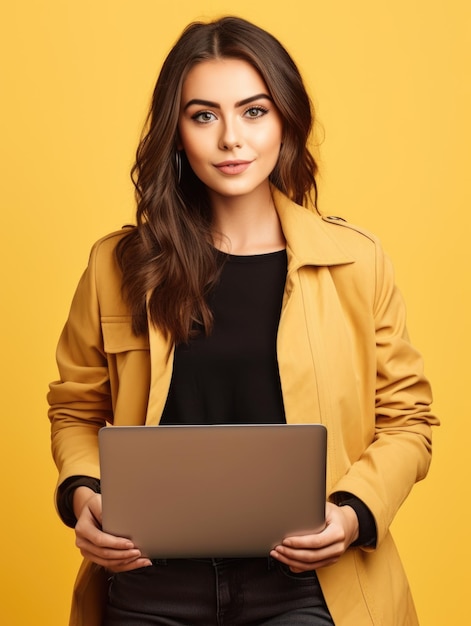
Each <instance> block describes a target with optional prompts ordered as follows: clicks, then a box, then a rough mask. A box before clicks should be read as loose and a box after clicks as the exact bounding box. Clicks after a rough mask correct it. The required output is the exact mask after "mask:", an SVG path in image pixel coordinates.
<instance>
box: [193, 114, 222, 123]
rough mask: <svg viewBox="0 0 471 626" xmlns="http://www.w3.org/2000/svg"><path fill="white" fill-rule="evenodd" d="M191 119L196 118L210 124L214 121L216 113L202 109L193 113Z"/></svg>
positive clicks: (197, 120) (199, 121) (200, 121)
mask: <svg viewBox="0 0 471 626" xmlns="http://www.w3.org/2000/svg"><path fill="white" fill-rule="evenodd" d="M191 119H192V120H195V122H198V123H199V124H208V123H209V122H212V121H214V120H215V119H216V116H215V115H214V113H211V111H200V112H199V113H195V114H194V115H192V116H191Z"/></svg>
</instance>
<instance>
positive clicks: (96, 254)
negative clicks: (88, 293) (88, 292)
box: [85, 227, 136, 315]
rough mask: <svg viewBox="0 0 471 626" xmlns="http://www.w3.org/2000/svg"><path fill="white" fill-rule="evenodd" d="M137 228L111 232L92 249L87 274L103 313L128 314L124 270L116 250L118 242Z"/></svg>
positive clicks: (125, 228) (124, 228)
mask: <svg viewBox="0 0 471 626" xmlns="http://www.w3.org/2000/svg"><path fill="white" fill-rule="evenodd" d="M135 230H136V229H135V228H134V227H123V228H122V229H121V230H118V231H115V232H112V233H109V234H108V235H105V236H104V237H101V238H100V239H99V240H98V241H96V242H95V244H94V245H93V247H92V249H91V252H90V258H89V263H88V268H87V271H86V273H85V276H87V277H88V281H89V283H90V285H91V287H92V289H93V291H94V292H95V293H96V297H97V298H98V301H99V303H100V309H101V312H102V315H117V314H120V315H123V314H128V311H127V307H126V305H125V304H124V301H123V299H122V293H121V292H122V271H121V268H120V265H119V262H118V258H117V254H116V250H117V247H118V244H119V243H120V242H121V241H123V240H124V239H125V238H126V237H128V236H130V235H131V234H132V233H133V232H135Z"/></svg>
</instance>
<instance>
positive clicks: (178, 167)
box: [175, 150, 182, 183]
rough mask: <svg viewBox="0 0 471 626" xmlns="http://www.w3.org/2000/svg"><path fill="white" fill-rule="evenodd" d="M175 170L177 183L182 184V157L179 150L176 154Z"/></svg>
mask: <svg viewBox="0 0 471 626" xmlns="http://www.w3.org/2000/svg"><path fill="white" fill-rule="evenodd" d="M175 169H176V172H177V181H178V183H180V181H181V179H182V155H181V154H180V151H179V150H177V151H176V152H175Z"/></svg>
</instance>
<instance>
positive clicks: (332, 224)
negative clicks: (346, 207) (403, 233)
mask: <svg viewBox="0 0 471 626" xmlns="http://www.w3.org/2000/svg"><path fill="white" fill-rule="evenodd" d="M320 219H321V220H322V222H323V224H326V225H328V227H329V232H330V234H331V236H333V237H338V238H339V239H341V240H344V241H350V242H352V243H355V242H357V243H358V245H366V246H371V245H373V246H380V245H381V243H380V240H379V238H378V237H377V236H376V235H375V234H374V233H372V232H370V231H369V230H367V229H366V228H363V227H361V226H358V225H357V224H352V223H351V222H348V221H347V220H346V219H345V218H343V217H339V216H337V215H322V216H321V217H320Z"/></svg>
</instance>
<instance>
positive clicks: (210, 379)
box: [49, 17, 437, 626]
mask: <svg viewBox="0 0 471 626" xmlns="http://www.w3.org/2000/svg"><path fill="white" fill-rule="evenodd" d="M311 125H312V115H311V105H310V101H309V98H308V96H307V94H306V91H305V88H304V86H303V83H302V79H301V77H300V75H299V72H298V70H297V68H296V66H295V64H294V63H293V61H292V59H291V58H290V57H289V55H288V54H287V52H286V51H285V50H284V48H283V47H282V46H281V45H280V43H279V42H278V41H277V40H276V39H274V38H273V37H272V36H271V35H269V34H268V33H266V32H265V31H263V30H261V29H259V28H257V27H256V26H254V25H252V24H250V23H248V22H246V21H244V20H241V19H238V18H232V17H228V18H223V19H221V20H218V21H215V22H213V23H210V24H201V23H195V24H192V25H190V26H189V27H188V28H187V29H186V30H185V31H184V33H183V34H182V36H181V37H180V39H179V40H178V42H177V43H176V44H175V46H174V48H173V49H172V50H171V52H170V53H169V55H168V57H167V59H166V61H165V63H164V65H163V67H162V70H161V73H160V76H159V79H158V81H157V85H156V87H155V91H154V96H153V102H152V108H151V112H150V115H149V120H148V124H147V132H146V134H145V135H144V137H143V139H142V141H141V144H140V146H139V149H138V152H137V159H136V165H135V167H134V170H133V174H134V181H135V186H136V191H137V201H138V203H137V227H136V228H132V229H124V230H123V231H121V232H119V233H113V234H111V235H109V236H108V237H105V238H104V239H102V240H101V241H99V242H98V243H97V244H96V245H95V246H94V248H93V251H92V254H91V257H90V262H89V266H88V268H87V270H86V272H85V273H84V276H83V277H82V280H81V281H80V284H79V286H78V289H77V292H76V295H75V297H74V301H73V303H72V307H71V312H70V315H69V319H68V321H67V323H66V326H65V328H64V331H63V333H62V336H61V339H60V343H59V347H58V363H59V370H60V375H61V378H60V380H59V381H57V382H55V383H53V384H52V385H51V388H50V393H49V402H50V405H51V408H50V419H51V422H52V447H53V454H54V458H55V460H56V463H57V465H58V468H59V471H60V475H59V482H58V485H59V486H58V490H57V503H58V509H59V512H60V514H61V516H62V518H63V519H64V521H65V522H66V523H67V524H69V525H70V526H75V532H76V543H77V545H78V547H79V548H80V550H81V552H82V555H83V556H84V557H85V561H84V565H83V567H82V570H81V572H80V575H79V578H78V581H77V585H76V590H75V597H74V606H73V610H72V617H71V624H74V625H78V624H80V625H83V626H85V625H86V626H93V625H94V624H105V625H106V626H117V625H124V624H126V625H127V626H131V625H133V624H166V625H173V626H175V625H177V624H178V625H186V626H188V624H203V625H204V626H209V624H230V625H231V626H235V625H236V624H266V625H270V626H279V625H282V624H306V625H307V624H316V625H317V624H319V625H324V624H333V623H335V624H336V625H337V626H342V625H349V626H350V625H355V626H360V625H363V624H387V625H391V626H392V625H394V626H399V625H401V626H402V625H406V624H407V625H409V624H417V618H416V615H415V611H414V606H413V602H412V599H411V596H410V592H409V589H408V585H407V580H406V578H405V575H404V572H403V570H402V566H401V563H400V560H399V557H398V555H397V553H396V550H395V547H394V543H393V541H392V538H391V536H390V534H389V526H390V524H391V522H392V520H393V518H394V515H395V513H396V511H397V509H398V508H399V506H400V505H401V503H402V502H403V500H404V499H405V497H406V496H407V494H408V493H409V491H410V489H411V488H412V485H413V484H414V483H415V482H416V481H417V480H420V479H422V478H423V477H424V476H425V475H426V473H427V470H428V466H429V462H430V453H431V432H430V430H431V429H430V427H431V425H433V424H436V423H437V420H436V419H435V418H434V417H433V416H432V415H431V414H430V409H429V405H430V402H431V395H430V389H429V385H428V383H427V381H426V379H425V378H424V375H423V369H422V361H421V358H420V356H419V355H418V353H417V352H416V351H415V350H414V348H413V347H412V346H411V345H410V343H409V341H408V338H407V332H406V329H405V313H404V306H403V302H402V299H401V297H400V295H399V293H398V291H397V289H396V288H395V286H394V281H393V274H392V269H391V266H390V263H389V261H388V260H387V258H385V256H384V254H383V252H382V249H381V247H380V245H379V243H378V242H377V240H376V239H375V238H374V237H373V236H371V235H370V234H368V233H365V232H363V231H361V230H359V229H357V228H355V227H352V226H351V225H348V224H347V223H345V222H344V221H343V220H339V219H334V218H322V217H321V216H320V215H319V214H318V212H317V210H316V204H315V202H316V183H315V173H316V163H315V161H314V159H313V157H312V156H311V154H310V153H309V151H308V149H307V147H306V144H307V141H308V137H309V134H310V131H311ZM254 380H255V381H256V382H257V384H256V386H255V389H254V385H253V384H252V381H254ZM241 407H244V408H243V410H242V409H241ZM242 419H243V421H244V422H260V421H266V422H281V423H283V422H288V423H299V422H313V421H314V422H316V421H317V422H322V423H324V424H325V425H326V426H327V429H328V433H329V437H328V442H329V443H328V477H327V490H328V502H327V504H326V519H327V525H326V528H325V530H324V531H323V532H321V533H319V534H312V535H307V536H303V537H289V538H287V539H286V540H285V541H284V542H283V544H282V545H280V546H276V547H275V548H274V549H273V550H272V551H271V553H270V555H267V557H268V556H269V558H268V559H233V560H227V559H222V560H221V559H211V558H208V559H203V560H190V559H188V560H185V559H183V560H178V561H168V562H166V563H159V562H153V561H151V560H149V559H147V558H145V557H144V556H142V555H141V553H140V552H139V549H138V548H137V547H136V546H134V545H133V544H132V543H131V542H130V541H129V540H127V539H124V538H121V537H113V536H111V535H108V534H106V533H104V532H102V530H101V527H100V519H101V496H100V494H99V462H98V451H97V447H98V446H97V433H98V430H99V429H100V428H101V427H102V426H103V425H105V423H107V422H108V423H113V424H158V423H160V424H182V423H188V422H189V421H190V420H191V423H234V422H238V421H241V420H242ZM208 557H210V555H208ZM108 578H110V580H111V584H109V582H108Z"/></svg>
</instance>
